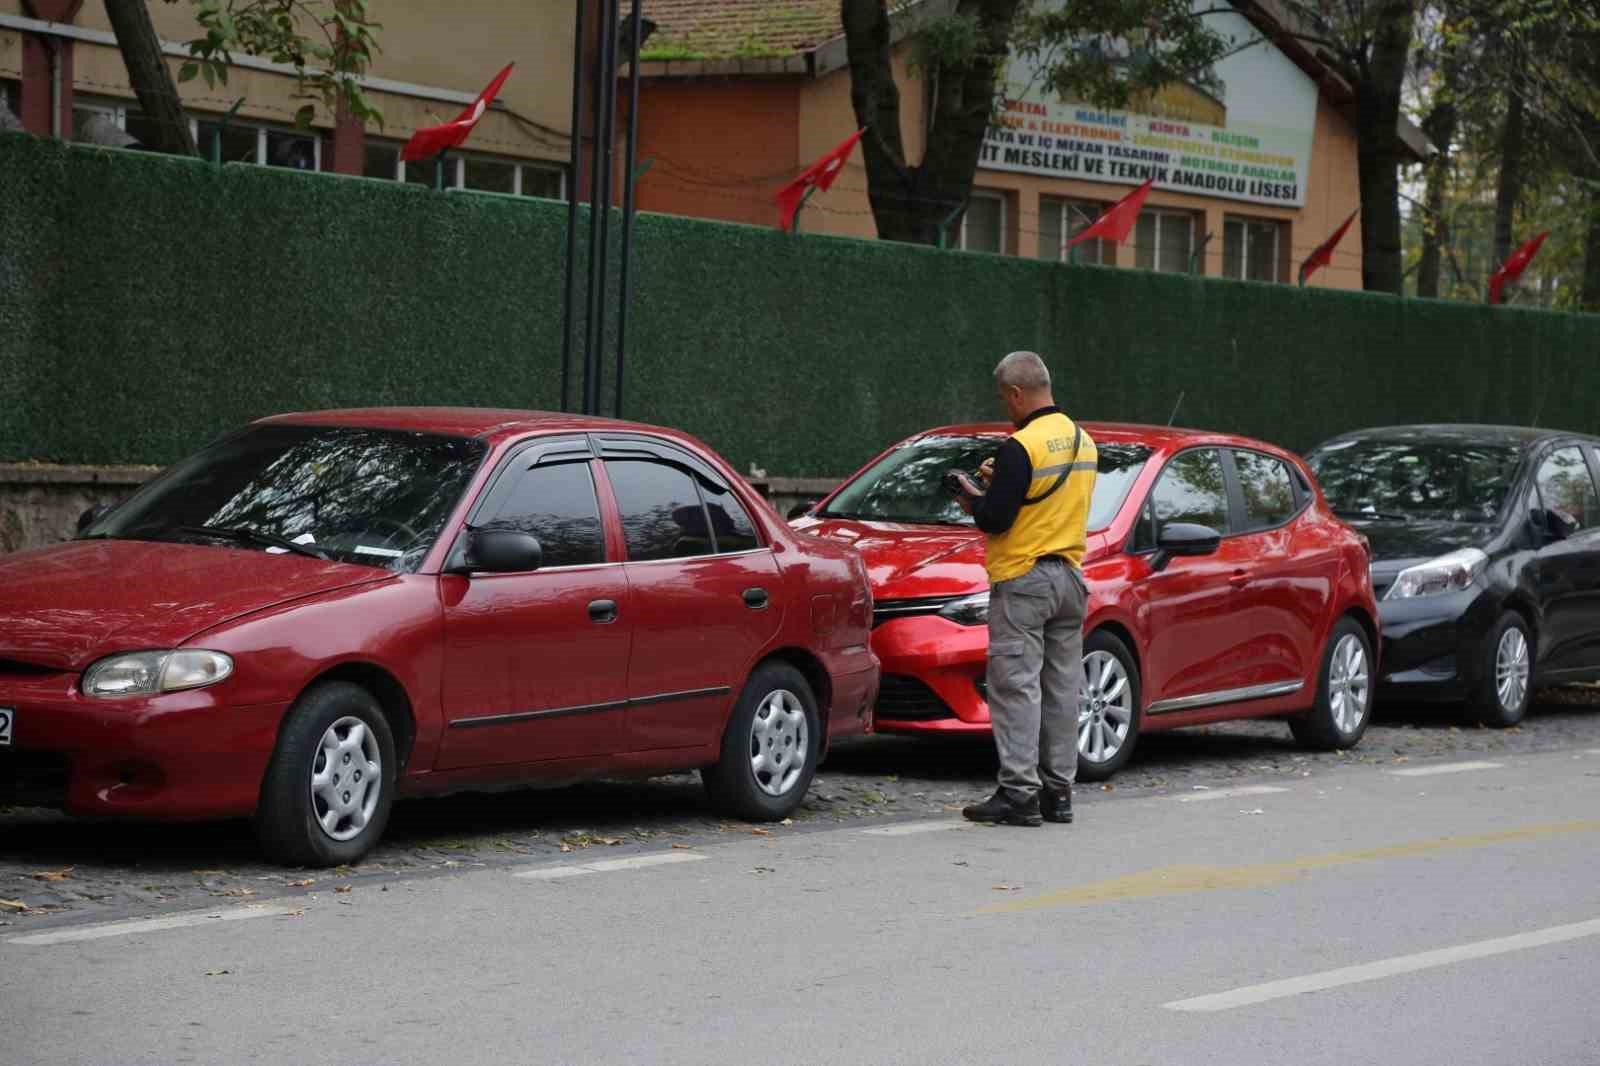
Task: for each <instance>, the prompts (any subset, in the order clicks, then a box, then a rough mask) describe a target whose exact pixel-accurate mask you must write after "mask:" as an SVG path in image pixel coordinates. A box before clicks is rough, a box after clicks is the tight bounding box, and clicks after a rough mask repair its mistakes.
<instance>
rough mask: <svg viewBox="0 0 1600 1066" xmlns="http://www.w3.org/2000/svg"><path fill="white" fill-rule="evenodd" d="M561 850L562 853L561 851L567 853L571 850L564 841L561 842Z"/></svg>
mask: <svg viewBox="0 0 1600 1066" xmlns="http://www.w3.org/2000/svg"><path fill="white" fill-rule="evenodd" d="M561 850H562V851H563V852H568V851H571V850H572V845H571V844H568V843H567V842H566V841H565V840H563V841H562V842H561Z"/></svg>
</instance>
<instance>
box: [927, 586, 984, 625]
mask: <svg viewBox="0 0 1600 1066" xmlns="http://www.w3.org/2000/svg"><path fill="white" fill-rule="evenodd" d="M939 617H941V618H948V619H950V621H952V622H954V623H956V624H957V625H963V626H982V625H988V624H989V594H988V593H987V592H978V593H974V594H973V595H971V596H963V597H961V598H960V599H959V600H951V601H950V602H949V603H947V604H945V605H944V606H943V607H942V608H940V609H939Z"/></svg>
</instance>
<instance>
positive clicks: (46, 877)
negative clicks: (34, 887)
mask: <svg viewBox="0 0 1600 1066" xmlns="http://www.w3.org/2000/svg"><path fill="white" fill-rule="evenodd" d="M76 869H77V867H76V866H68V867H67V868H66V869H64V870H40V871H39V872H38V873H36V874H34V875H33V879H34V880H35V881H65V880H66V879H67V878H69V877H71V876H72V871H73V870H76Z"/></svg>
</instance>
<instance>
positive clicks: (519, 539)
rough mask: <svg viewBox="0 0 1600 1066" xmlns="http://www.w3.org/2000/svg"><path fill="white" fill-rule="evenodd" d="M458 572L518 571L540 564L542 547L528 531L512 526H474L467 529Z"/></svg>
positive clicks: (495, 572)
mask: <svg viewBox="0 0 1600 1066" xmlns="http://www.w3.org/2000/svg"><path fill="white" fill-rule="evenodd" d="M459 559H460V563H459V565H457V566H454V567H451V571H452V572H453V573H458V574H474V573H478V574H521V573H525V572H527V571H529V570H537V569H539V567H541V566H543V565H544V548H543V547H541V546H540V544H539V538H538V537H535V536H534V535H533V534H532V533H523V532H521V531H520V530H515V529H474V530H470V531H469V532H468V533H467V542H466V546H465V550H464V551H463V552H461V554H460V556H459Z"/></svg>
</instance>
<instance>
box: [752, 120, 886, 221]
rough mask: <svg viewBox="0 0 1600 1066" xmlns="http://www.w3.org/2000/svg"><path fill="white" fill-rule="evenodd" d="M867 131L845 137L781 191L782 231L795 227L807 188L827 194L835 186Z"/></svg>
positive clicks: (779, 203) (863, 129) (858, 131)
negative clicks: (840, 173)
mask: <svg viewBox="0 0 1600 1066" xmlns="http://www.w3.org/2000/svg"><path fill="white" fill-rule="evenodd" d="M865 132H866V127H865V126H863V127H861V129H859V130H856V131H855V132H854V133H852V134H851V135H850V136H848V137H846V138H845V139H844V141H843V143H841V144H840V145H839V147H837V148H835V149H834V150H833V151H831V152H829V153H828V154H827V155H825V156H823V157H822V158H821V159H819V160H817V161H816V162H815V163H812V164H811V165H810V166H809V167H806V169H805V170H803V171H801V173H800V176H799V177H798V178H795V179H794V180H793V181H791V182H790V183H789V184H787V185H785V186H784V187H783V188H781V189H779V190H778V192H777V195H776V196H775V197H773V198H774V199H775V200H777V202H778V210H779V212H781V215H780V218H779V222H778V227H779V228H780V229H782V230H784V231H785V232H787V231H788V230H789V228H790V227H791V226H793V225H794V213H795V212H796V211H798V210H800V201H801V200H804V199H805V196H806V190H807V189H809V188H811V187H813V186H814V187H816V188H818V189H821V190H822V191H824V192H826V191H827V190H828V187H829V186H830V185H832V184H833V179H834V178H837V177H838V176H839V171H841V170H843V169H844V162H845V160H846V159H849V158H850V153H851V152H852V151H854V150H855V147H856V142H857V141H859V140H860V139H861V135H862V134H863V133H865Z"/></svg>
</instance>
